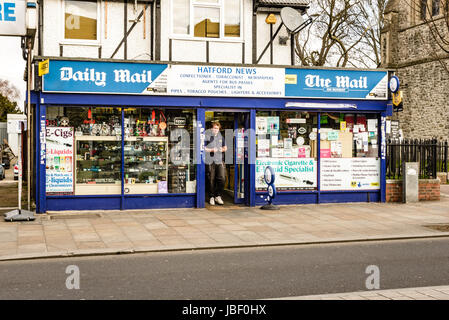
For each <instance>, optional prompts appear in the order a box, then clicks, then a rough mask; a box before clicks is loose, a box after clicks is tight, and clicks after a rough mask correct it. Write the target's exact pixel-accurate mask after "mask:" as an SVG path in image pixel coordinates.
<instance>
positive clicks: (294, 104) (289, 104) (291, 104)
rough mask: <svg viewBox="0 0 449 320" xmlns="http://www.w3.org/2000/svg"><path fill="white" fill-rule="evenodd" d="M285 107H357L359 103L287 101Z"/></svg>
mask: <svg viewBox="0 0 449 320" xmlns="http://www.w3.org/2000/svg"><path fill="white" fill-rule="evenodd" d="M285 107H286V108H303V109H357V105H355V104H349V103H332V104H331V103H310V102H287V103H286V104H285Z"/></svg>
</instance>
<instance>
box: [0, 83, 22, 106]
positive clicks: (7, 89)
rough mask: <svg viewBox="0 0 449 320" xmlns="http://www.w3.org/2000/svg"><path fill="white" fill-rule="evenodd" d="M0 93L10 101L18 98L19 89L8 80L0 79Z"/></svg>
mask: <svg viewBox="0 0 449 320" xmlns="http://www.w3.org/2000/svg"><path fill="white" fill-rule="evenodd" d="M0 95H2V96H4V97H5V98H7V99H8V100H10V101H16V100H17V99H19V98H20V92H19V89H17V87H16V86H15V85H13V84H12V83H11V82H9V81H8V80H2V79H0Z"/></svg>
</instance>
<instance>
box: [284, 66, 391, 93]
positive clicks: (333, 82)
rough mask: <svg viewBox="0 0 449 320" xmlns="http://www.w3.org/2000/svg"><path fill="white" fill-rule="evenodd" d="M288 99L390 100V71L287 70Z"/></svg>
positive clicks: (286, 89)
mask: <svg viewBox="0 0 449 320" xmlns="http://www.w3.org/2000/svg"><path fill="white" fill-rule="evenodd" d="M285 76H286V84H285V96H287V97H301V98H332V99H367V100H387V97H388V96H387V88H388V73H387V71H364V70H342V69H338V70H328V69H285Z"/></svg>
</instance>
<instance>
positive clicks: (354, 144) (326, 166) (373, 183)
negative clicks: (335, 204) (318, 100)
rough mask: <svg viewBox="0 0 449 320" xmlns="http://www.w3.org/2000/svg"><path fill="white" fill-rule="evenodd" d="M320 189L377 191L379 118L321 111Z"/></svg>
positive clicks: (378, 178)
mask: <svg viewBox="0 0 449 320" xmlns="http://www.w3.org/2000/svg"><path fill="white" fill-rule="evenodd" d="M320 127H321V129H320V159H321V160H320V161H321V162H320V182H321V190H322V191H326V190H335V191H337V190H371V189H379V188H380V160H379V158H378V157H379V143H380V142H379V136H378V115H376V114H355V113H334V112H323V113H321V119H320Z"/></svg>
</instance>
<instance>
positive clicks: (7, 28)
mask: <svg viewBox="0 0 449 320" xmlns="http://www.w3.org/2000/svg"><path fill="white" fill-rule="evenodd" d="M25 12H26V1H25V0H22V1H21V0H16V1H14V0H0V36H24V35H26V18H25Z"/></svg>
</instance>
